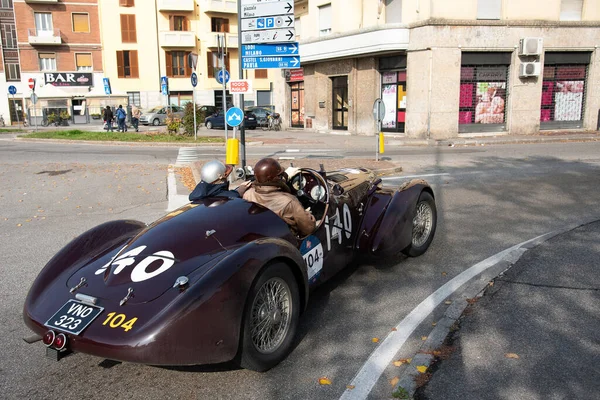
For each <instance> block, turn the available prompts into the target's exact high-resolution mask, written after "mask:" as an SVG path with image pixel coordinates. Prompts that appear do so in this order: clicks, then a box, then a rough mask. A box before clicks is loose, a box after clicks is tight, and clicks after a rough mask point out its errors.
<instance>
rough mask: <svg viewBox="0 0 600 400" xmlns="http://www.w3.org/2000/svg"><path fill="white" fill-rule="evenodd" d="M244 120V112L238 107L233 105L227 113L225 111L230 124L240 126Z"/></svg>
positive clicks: (226, 119)
mask: <svg viewBox="0 0 600 400" xmlns="http://www.w3.org/2000/svg"><path fill="white" fill-rule="evenodd" d="M243 120H244V112H243V111H242V110H241V109H239V108H237V107H231V108H230V109H229V110H227V113H225V121H226V122H227V125H229V126H239V125H240V124H241V123H242V121H243Z"/></svg>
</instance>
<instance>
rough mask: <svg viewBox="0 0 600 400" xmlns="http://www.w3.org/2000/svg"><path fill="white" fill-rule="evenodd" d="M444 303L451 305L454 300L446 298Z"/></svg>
mask: <svg viewBox="0 0 600 400" xmlns="http://www.w3.org/2000/svg"><path fill="white" fill-rule="evenodd" d="M444 304H446V305H450V304H452V300H446V301H445V302H444Z"/></svg>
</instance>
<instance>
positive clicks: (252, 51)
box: [242, 42, 299, 57]
mask: <svg viewBox="0 0 600 400" xmlns="http://www.w3.org/2000/svg"><path fill="white" fill-rule="evenodd" d="M298 49H299V46H298V43H297V42H295V43H281V44H273V43H269V44H244V45H242V57H260V56H263V57H264V56H297V55H298Z"/></svg>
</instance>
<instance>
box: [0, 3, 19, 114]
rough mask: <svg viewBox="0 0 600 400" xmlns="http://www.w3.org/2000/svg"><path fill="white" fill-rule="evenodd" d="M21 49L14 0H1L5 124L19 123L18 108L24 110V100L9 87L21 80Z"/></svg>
mask: <svg viewBox="0 0 600 400" xmlns="http://www.w3.org/2000/svg"><path fill="white" fill-rule="evenodd" d="M20 79H21V68H20V66H19V50H18V46H17V31H16V23H15V12H14V9H13V1H12V0H0V87H2V88H6V89H5V90H4V94H3V95H1V96H0V115H2V116H3V118H4V121H5V124H7V125H10V124H11V123H12V121H15V123H17V109H19V110H22V108H23V100H22V99H21V98H20V97H19V98H14V97H13V96H11V95H9V94H8V87H9V86H10V85H14V84H15V83H18V82H20ZM21 118H22V117H21Z"/></svg>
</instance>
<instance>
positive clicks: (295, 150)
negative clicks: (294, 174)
mask: <svg viewBox="0 0 600 400" xmlns="http://www.w3.org/2000/svg"><path fill="white" fill-rule="evenodd" d="M285 152H286V153H300V149H285Z"/></svg>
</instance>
